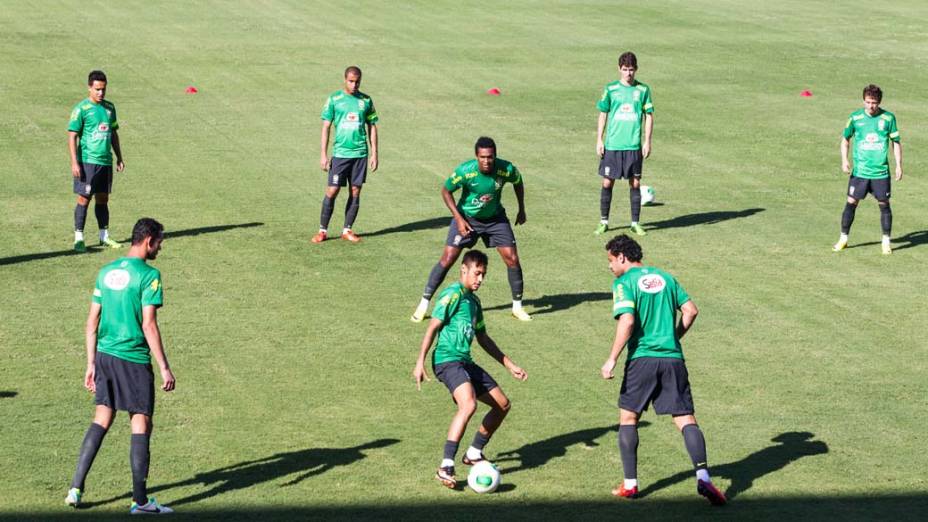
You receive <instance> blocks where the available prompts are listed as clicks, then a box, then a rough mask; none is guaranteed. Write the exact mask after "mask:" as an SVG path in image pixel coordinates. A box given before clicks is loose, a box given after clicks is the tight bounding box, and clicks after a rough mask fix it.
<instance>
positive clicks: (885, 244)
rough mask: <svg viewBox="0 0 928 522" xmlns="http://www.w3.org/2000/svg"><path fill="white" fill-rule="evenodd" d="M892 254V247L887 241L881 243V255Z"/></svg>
mask: <svg viewBox="0 0 928 522" xmlns="http://www.w3.org/2000/svg"><path fill="white" fill-rule="evenodd" d="M892 253H893V247H892V246H890V244H889V241H883V255H885V256H888V255H889V254H892Z"/></svg>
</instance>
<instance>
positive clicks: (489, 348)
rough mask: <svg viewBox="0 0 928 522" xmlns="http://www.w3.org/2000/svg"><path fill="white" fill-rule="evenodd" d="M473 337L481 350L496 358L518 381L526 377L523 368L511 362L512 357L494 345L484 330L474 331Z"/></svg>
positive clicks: (494, 342)
mask: <svg viewBox="0 0 928 522" xmlns="http://www.w3.org/2000/svg"><path fill="white" fill-rule="evenodd" d="M475 337H476V338H477V344H479V345H480V347H481V348H483V351H485V352H487V354H489V355H490V357H492V358H494V359H496V362H498V363H500V364H502V365H503V366H504V367H505V368H506V369H507V370H509V373H511V374H512V376H513V377H515V378H516V379H518V380H520V381H524V380H525V379H528V374H527V373H525V370H523V369H522V368H520V367H519V365H517V364H516V363H514V362H512V359H510V358H509V356H508V355H506V354H504V353H503V351H502V350H500V349H499V346H497V345H496V341H494V340H493V339H492V338H491V337H490V335H489V334H487V332H486V330H482V331H479V332H477V333H476V335H475Z"/></svg>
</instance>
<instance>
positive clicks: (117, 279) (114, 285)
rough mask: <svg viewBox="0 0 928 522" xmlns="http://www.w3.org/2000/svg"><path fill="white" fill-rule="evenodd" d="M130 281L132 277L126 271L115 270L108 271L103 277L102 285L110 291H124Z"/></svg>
mask: <svg viewBox="0 0 928 522" xmlns="http://www.w3.org/2000/svg"><path fill="white" fill-rule="evenodd" d="M130 279H132V277H131V276H130V275H129V272H128V271H127V270H122V269H119V268H117V269H116V270H110V271H109V272H108V273H107V274H106V275H105V276H103V284H105V285H106V287H107V288H109V289H110V290H117V291H118V290H125V289H126V287H127V286H129V280H130Z"/></svg>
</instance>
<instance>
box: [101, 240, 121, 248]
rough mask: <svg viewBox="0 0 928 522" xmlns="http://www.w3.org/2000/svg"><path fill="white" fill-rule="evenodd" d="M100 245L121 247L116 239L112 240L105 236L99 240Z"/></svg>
mask: <svg viewBox="0 0 928 522" xmlns="http://www.w3.org/2000/svg"><path fill="white" fill-rule="evenodd" d="M100 246H103V247H107V248H122V245H121V244H119V242H117V241H113V240H112V239H110V238H106V239H104V240H103V241H100Z"/></svg>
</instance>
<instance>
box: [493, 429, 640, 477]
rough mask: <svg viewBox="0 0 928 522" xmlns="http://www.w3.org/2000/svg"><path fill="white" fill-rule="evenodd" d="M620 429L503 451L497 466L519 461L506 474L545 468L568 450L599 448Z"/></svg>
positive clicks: (575, 433)
mask: <svg viewBox="0 0 928 522" xmlns="http://www.w3.org/2000/svg"><path fill="white" fill-rule="evenodd" d="M649 424H650V423H649V422H647V421H643V422H639V423H638V427H640V428H643V427H645V426H648V425H649ZM618 429H619V426H618V425H617V424H614V425H612V426H603V427H601V428H588V429H585V430H578V431H572V432H570V433H565V434H563V435H557V436H555V437H551V438H548V439H544V440H539V441H537V442H530V443H528V444H526V445H524V446H522V447H521V448H517V449H514V450H509V451H503V452H501V453H498V454H497V456H496V460H495V461H494V462H495V463H496V464H501V463H504V462H506V463H508V462H513V461H519V465H518V466H514V467H507V468H503V467H502V466H501V467H500V472H501V473H503V474H504V475H505V474H509V473H515V472H516V471H523V470H527V469H534V468H538V467H541V466H544V465H545V464H547V463H548V462H550V461H551V460H553V459H555V458H558V457H563V456H564V455H567V448H569V447H571V446H576V445H581V447H583V448H595V447H597V446H599V444H598V443H597V442H596V440H597V439H599V438H600V437H602V436H603V435H605V434H606V433H609V432H614V431H617V430H618Z"/></svg>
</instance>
